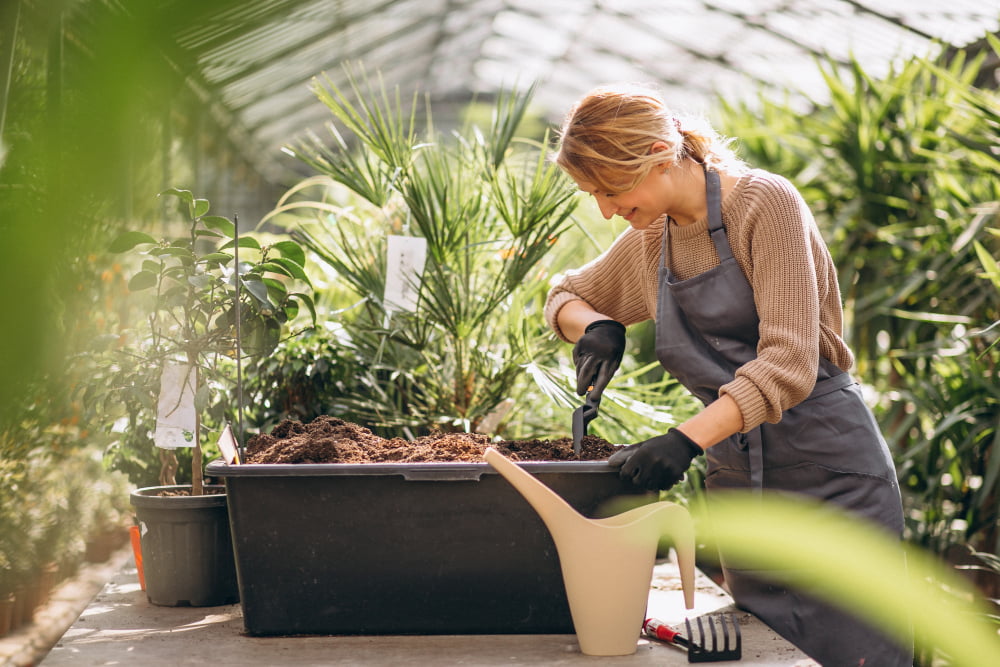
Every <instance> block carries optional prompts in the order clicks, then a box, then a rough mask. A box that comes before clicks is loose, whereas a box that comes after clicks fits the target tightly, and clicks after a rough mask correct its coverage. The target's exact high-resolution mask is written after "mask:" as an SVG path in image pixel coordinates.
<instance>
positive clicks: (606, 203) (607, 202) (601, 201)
mask: <svg viewBox="0 0 1000 667" xmlns="http://www.w3.org/2000/svg"><path fill="white" fill-rule="evenodd" d="M597 207H598V208H600V209H601V215H603V216H604V219H605V220H610V219H611V218H613V217H614V216H615V213H617V212H618V206H616V205H615V203H614V202H613V201H611V199H610V198H608V197H600V196H599V197H597Z"/></svg>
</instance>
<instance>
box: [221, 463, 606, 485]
mask: <svg viewBox="0 0 1000 667" xmlns="http://www.w3.org/2000/svg"><path fill="white" fill-rule="evenodd" d="M517 465H519V466H520V467H522V468H524V469H525V470H526V471H528V472H530V473H536V474H537V473H543V472H544V473H601V474H607V473H608V471H609V470H612V468H611V466H610V465H608V462H607V461H518V462H517ZM205 471H206V473H207V474H209V475H212V476H218V477H337V476H348V475H349V476H402V477H403V478H405V479H409V480H421V479H425V480H431V481H448V480H456V481H457V480H478V479H479V478H480V477H482V476H483V475H484V474H486V475H496V474H498V473H497V472H496V470H494V469H493V466H491V465H490V464H489V463H486V462H485V461H482V462H480V461H421V462H416V463H405V462H400V463H247V464H242V465H232V464H228V463H226V462H225V461H223V460H221V459H216V460H215V461H212V462H211V463H209V464H208V466H207V467H206V469H205Z"/></svg>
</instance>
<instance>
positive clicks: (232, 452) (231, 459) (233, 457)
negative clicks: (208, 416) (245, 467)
mask: <svg viewBox="0 0 1000 667" xmlns="http://www.w3.org/2000/svg"><path fill="white" fill-rule="evenodd" d="M219 452H221V453H222V458H223V459H225V461H226V463H228V464H230V465H237V464H238V463H239V462H240V453H239V447H238V446H237V445H236V436H234V435H233V429H232V428H231V427H230V426H229V424H226V428H224V429H223V430H222V435H221V436H219Z"/></svg>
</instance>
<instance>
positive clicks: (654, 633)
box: [642, 618, 691, 648]
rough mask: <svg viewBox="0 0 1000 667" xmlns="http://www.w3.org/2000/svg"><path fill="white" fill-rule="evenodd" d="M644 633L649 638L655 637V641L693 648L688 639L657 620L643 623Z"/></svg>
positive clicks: (647, 620) (651, 619) (650, 619)
mask: <svg viewBox="0 0 1000 667" xmlns="http://www.w3.org/2000/svg"><path fill="white" fill-rule="evenodd" d="M642 631H643V632H644V633H646V635H647V636H649V637H653V638H654V639H660V640H663V641H665V642H670V643H671V644H677V645H678V646H683V647H685V648H690V647H691V642H689V641H688V640H687V638H686V637H684V636H683V635H681V633H679V632H677V631H675V630H671V629H670V626H668V625H667V624H666V623H664V622H663V621H660V620H657V619H655V618H647V619H646V620H645V621H643V622H642Z"/></svg>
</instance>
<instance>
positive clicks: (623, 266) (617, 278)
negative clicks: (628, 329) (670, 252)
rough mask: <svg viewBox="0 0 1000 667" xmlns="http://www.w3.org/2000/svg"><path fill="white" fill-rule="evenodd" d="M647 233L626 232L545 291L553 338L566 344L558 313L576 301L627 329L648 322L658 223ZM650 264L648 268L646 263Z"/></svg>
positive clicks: (653, 297) (652, 309) (653, 298)
mask: <svg viewBox="0 0 1000 667" xmlns="http://www.w3.org/2000/svg"><path fill="white" fill-rule="evenodd" d="M657 227H658V230H659V231H657V229H652V230H649V232H648V233H647V232H642V231H637V230H634V229H631V228H629V229H626V230H625V231H624V232H622V234H621V235H620V236H619V237H618V238H617V239H615V241H614V243H612V244H611V246H610V247H609V248H608V249H607V250H605V251H604V252H603V253H602V254H601V255H600V256H599V257H597V258H596V259H594V260H592V261H591V262H589V263H587V264H586V265H584V266H582V267H581V268H579V269H575V270H572V271H567V272H566V273H565V274H564V275H563V276H562V277H561V278H560V279H558V280H557V281H556V283H555V285H554V286H553V287H552V289H551V290H549V295H548V299H547V300H546V303H545V311H544V313H545V320H546V322H548V324H549V326H550V327H552V330H553V331H554V332H555V333H556V335H557V336H558V337H559V338H560V339H562V340H564V341H567V342H569V338H567V337H566V335H565V334H564V333H563V331H562V330H561V329H560V328H559V321H558V318H559V310H560V309H561V308H562V307H563V306H564V305H566V304H567V303H569V302H570V301H574V300H577V299H581V300H583V301H585V302H586V303H587V304H589V305H590V306H591V307H592V308H593V309H594V310H596V311H597V312H599V313H602V314H604V315H607V316H608V317H610V318H611V319H614V320H617V321H619V322H621V323H622V324H624V325H625V326H629V325H630V324H635V323H637V322H642V321H644V320H648V319H651V318H652V317H653V315H654V313H655V309H656V261H657V259H658V257H659V254H658V253H659V245H658V243H653V242H650V238H652V237H655V238H656V239H658V238H659V235H660V233H662V224H660V225H658V226H657ZM651 263H652V266H650V264H651Z"/></svg>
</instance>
